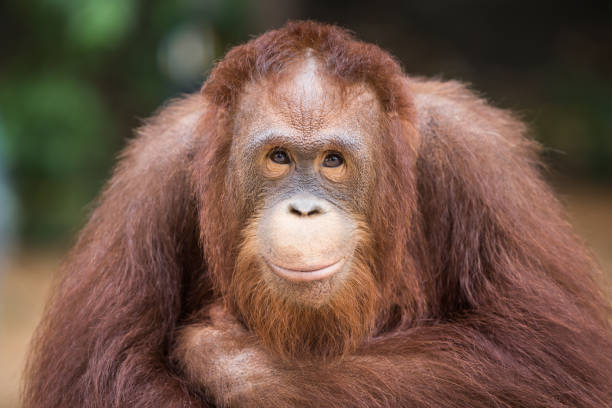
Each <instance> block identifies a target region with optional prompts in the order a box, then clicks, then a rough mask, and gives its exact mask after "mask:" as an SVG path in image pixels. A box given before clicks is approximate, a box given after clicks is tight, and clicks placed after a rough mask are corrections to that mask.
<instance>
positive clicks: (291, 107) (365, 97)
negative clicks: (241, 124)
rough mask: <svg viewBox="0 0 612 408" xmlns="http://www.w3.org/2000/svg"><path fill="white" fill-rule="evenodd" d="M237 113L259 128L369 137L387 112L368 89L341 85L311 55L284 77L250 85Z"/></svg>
mask: <svg viewBox="0 0 612 408" xmlns="http://www.w3.org/2000/svg"><path fill="white" fill-rule="evenodd" d="M238 111H239V115H240V113H242V114H244V113H247V114H246V116H248V119H249V121H250V122H251V124H252V125H254V126H255V127H259V126H262V125H263V126H265V127H266V128H267V127H268V126H270V125H277V126H280V127H289V128H291V129H292V130H293V131H296V132H298V133H300V134H301V135H302V136H304V137H309V136H313V135H316V134H318V133H320V132H324V131H325V130H326V129H327V130H329V129H340V128H342V129H345V131H349V132H350V131H351V129H353V130H355V131H359V132H360V133H363V132H364V131H365V132H368V133H369V132H371V131H373V130H374V129H371V127H372V126H373V125H374V124H377V123H380V115H381V112H382V109H381V106H380V103H379V102H378V99H377V97H376V94H375V93H374V91H373V90H372V89H371V88H370V87H369V86H368V85H367V84H365V83H358V84H346V83H342V81H341V80H339V79H338V78H334V77H332V76H331V75H330V74H329V73H327V72H326V70H325V68H324V67H322V66H321V64H320V62H319V61H318V60H317V59H316V58H315V57H312V56H308V57H305V58H304V59H303V60H300V61H297V62H295V63H293V64H291V65H289V66H288V67H286V69H285V70H284V71H283V72H281V73H279V74H275V75H271V76H270V77H268V78H264V79H262V80H259V81H256V82H252V83H250V84H248V85H247V86H246V87H245V90H244V93H243V96H242V98H241V99H240V102H239V104H238ZM264 123H265V125H264Z"/></svg>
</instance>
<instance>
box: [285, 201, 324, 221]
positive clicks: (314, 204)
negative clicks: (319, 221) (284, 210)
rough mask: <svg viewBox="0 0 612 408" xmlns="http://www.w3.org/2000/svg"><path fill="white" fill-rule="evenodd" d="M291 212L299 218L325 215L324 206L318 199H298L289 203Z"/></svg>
mask: <svg viewBox="0 0 612 408" xmlns="http://www.w3.org/2000/svg"><path fill="white" fill-rule="evenodd" d="M289 212H290V213H291V214H295V215H297V216H298V217H308V216H313V215H320V214H325V212H326V211H325V207H324V205H323V204H322V203H321V202H320V200H318V199H317V198H316V197H296V198H294V199H293V200H291V202H290V203H289Z"/></svg>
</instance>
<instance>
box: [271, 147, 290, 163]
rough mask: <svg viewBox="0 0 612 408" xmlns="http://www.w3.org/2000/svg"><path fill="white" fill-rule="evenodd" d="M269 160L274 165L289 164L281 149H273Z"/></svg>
mask: <svg viewBox="0 0 612 408" xmlns="http://www.w3.org/2000/svg"><path fill="white" fill-rule="evenodd" d="M270 160H272V161H273V162H274V163H276V164H289V163H291V159H290V158H289V155H288V154H287V152H286V151H284V150H283V149H275V150H273V151H272V153H270Z"/></svg>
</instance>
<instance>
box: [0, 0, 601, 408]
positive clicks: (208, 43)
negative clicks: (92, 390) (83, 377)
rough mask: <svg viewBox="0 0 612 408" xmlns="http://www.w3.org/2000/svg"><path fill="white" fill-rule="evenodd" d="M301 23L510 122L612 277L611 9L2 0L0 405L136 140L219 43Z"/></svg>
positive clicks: (472, 1) (200, 74) (207, 64)
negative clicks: (493, 108)
mask: <svg viewBox="0 0 612 408" xmlns="http://www.w3.org/2000/svg"><path fill="white" fill-rule="evenodd" d="M306 18H310V19H316V20H321V21H326V22H330V23H337V24H340V25H342V26H344V27H347V28H349V29H351V30H353V31H354V32H355V33H356V34H357V36H358V37H359V38H361V39H363V40H365V41H369V42H373V43H376V44H378V45H380V46H381V47H383V48H385V49H387V50H389V51H390V52H391V53H392V54H394V55H396V56H397V58H398V59H399V60H400V61H401V63H402V65H403V67H404V69H405V70H406V72H408V73H411V74H415V75H422V76H437V77H440V78H446V79H458V80H461V81H464V82H468V83H471V84H472V87H473V88H474V89H476V90H478V91H479V92H481V93H482V94H483V95H485V96H486V97H487V98H488V99H489V100H491V101H492V102H493V103H494V104H495V105H497V106H501V107H504V108H508V109H512V110H514V111H515V112H517V113H519V114H520V115H521V116H522V117H523V118H524V120H525V121H526V122H527V123H528V124H529V125H530V128H531V129H532V133H533V136H534V137H535V138H537V139H538V140H539V141H540V142H541V143H542V144H543V146H544V150H543V159H544V161H545V162H546V163H547V164H548V166H549V170H548V173H547V177H548V178H549V179H550V180H551V183H552V184H553V185H554V187H555V189H556V190H557V191H558V192H559V195H560V198H561V200H562V201H563V202H564V203H565V204H566V205H567V207H568V210H569V212H570V217H571V220H572V222H573V223H574V224H575V226H576V230H577V231H578V232H579V233H580V234H581V235H582V236H583V237H584V239H585V240H586V242H587V243H588V245H589V246H590V247H591V248H592V249H593V251H594V252H595V254H596V256H597V257H598V258H599V260H600V261H601V263H602V265H603V267H604V270H605V271H606V274H607V275H608V278H609V277H610V276H611V275H612V242H611V239H612V45H611V44H612V6H611V5H610V3H609V2H604V1H601V2H594V1H563V0H559V1H537V0H534V1H530V2H517V1H516V0H513V1H510V0H508V1H506V0H469V1H462V2H458V1H451V0H428V1H399V0H398V1H376V2H372V1H352V2H340V1H338V2H335V1H323V0H317V1H306V0H260V1H255V0H253V1H248V0H177V1H165V0H29V1H18V0H5V1H3V2H1V3H0V408H4V407H15V406H19V403H18V398H17V396H18V384H19V376H20V372H21V369H22V365H23V361H24V356H25V351H26V348H27V342H28V339H29V337H30V335H31V333H32V330H33V328H34V326H35V324H36V322H37V320H38V318H39V316H40V313H41V310H42V307H43V304H44V301H45V299H46V297H47V294H48V288H49V284H50V281H51V274H52V273H53V272H55V271H57V269H58V265H59V262H60V260H61V257H62V256H63V254H65V252H66V251H67V249H68V248H69V247H70V244H71V243H72V242H73V240H74V238H75V234H76V232H77V231H78V229H79V227H80V226H81V225H82V224H83V223H84V221H85V219H86V216H87V213H88V203H90V202H91V201H92V199H93V198H94V197H95V195H96V194H97V192H98V191H99V189H100V188H101V186H102V185H103V182H104V180H105V179H106V178H107V177H108V176H109V174H110V169H111V166H112V164H113V161H114V157H116V155H117V152H118V151H119V150H120V149H121V147H122V146H123V144H124V143H125V141H126V139H127V138H129V137H130V134H131V130H132V129H133V128H134V127H136V126H138V124H139V123H140V121H141V120H142V118H145V117H147V116H149V115H150V114H151V113H152V112H153V111H154V110H155V108H156V107H158V106H159V105H160V104H162V103H163V101H164V100H165V99H167V98H169V97H172V96H176V95H178V94H180V93H183V92H192V91H195V90H197V89H198V88H199V86H200V84H201V83H202V81H203V80H204V79H205V77H206V74H207V72H208V71H209V70H210V68H211V67H212V65H213V63H214V61H215V59H218V58H220V57H221V56H222V55H223V54H224V53H225V52H226V51H227V50H228V49H229V47H230V46H232V45H236V44H239V43H242V42H244V41H246V40H248V39H249V38H250V37H251V36H252V35H256V34H259V33H261V32H263V31H265V30H268V29H271V28H275V27H279V26H281V25H282V24H284V22H285V21H286V20H287V19H306ZM608 282H609V279H608ZM609 293H610V292H609ZM58 375H61V374H58Z"/></svg>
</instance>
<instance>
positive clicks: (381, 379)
mask: <svg viewBox="0 0 612 408" xmlns="http://www.w3.org/2000/svg"><path fill="white" fill-rule="evenodd" d="M484 318H485V319H487V320H489V321H492V320H493V319H495V318H494V317H492V316H486V317H484ZM477 321H478V319H477V318H474V324H475V325H477ZM465 323H466V322H462V324H457V325H455V324H438V325H436V326H431V327H421V328H415V329H411V330H408V331H404V332H401V333H400V332H396V333H393V334H387V335H385V336H382V337H378V338H374V339H371V340H370V341H369V342H368V344H366V345H364V346H363V347H362V348H361V349H359V350H357V351H356V352H355V353H354V354H350V355H347V356H344V357H342V358H339V359H337V360H334V361H332V362H327V363H321V362H312V361H303V362H300V361H281V360H280V359H276V358H274V357H273V356H272V354H271V353H270V352H269V351H268V350H267V349H265V348H264V347H263V346H262V345H260V344H259V342H258V340H257V338H256V337H255V336H254V335H252V334H250V333H249V332H247V331H246V330H245V329H244V328H243V327H242V326H241V325H240V324H239V323H237V322H236V321H234V320H233V318H232V317H230V316H229V315H227V314H226V313H225V312H223V310H222V309H221V308H213V310H212V311H211V323H210V324H208V325H192V326H188V327H186V328H185V329H183V330H182V331H181V333H180V335H179V337H178V343H177V347H176V349H175V352H174V358H175V359H176V360H177V361H178V362H179V365H180V366H181V368H182V369H183V370H184V372H185V374H186V375H187V377H188V379H189V380H190V381H191V382H192V384H193V385H194V386H196V387H201V388H203V389H204V390H205V392H206V393H207V394H208V395H209V397H210V398H211V399H212V400H214V401H215V402H216V404H217V405H219V406H223V407H230V406H231V407H279V408H280V407H319V406H325V407H432V408H433V407H468V406H469V407H482V408H485V407H534V408H535V407H570V406H585V407H586V406H605V404H604V402H603V401H601V400H599V399H598V397H597V396H592V401H590V402H591V404H587V405H584V404H580V403H579V402H578V400H577V399H575V396H573V395H572V394H571V393H567V395H564V394H560V393H559V392H555V389H557V388H558V386H559V382H562V383H565V384H567V385H568V386H569V387H571V386H574V385H575V384H574V383H576V382H577V379H576V378H575V373H571V372H569V371H567V370H566V369H565V368H564V367H563V365H564V364H563V362H562V359H563V358H564V356H563V355H561V354H557V355H554V354H553V353H558V352H559V350H558V349H559V347H560V345H559V344H552V343H551V344H542V345H541V346H542V349H541V350H540V352H541V354H539V355H537V356H536V355H529V354H527V353H526V350H521V347H520V346H518V347H517V349H516V350H512V351H508V350H505V349H504V347H502V346H501V345H499V344H496V340H495V336H511V338H513V339H518V340H520V339H521V338H522V337H523V336H524V335H525V334H528V332H532V330H533V329H534V328H533V327H532V328H529V329H525V330H526V331H521V329H517V330H516V331H515V332H513V333H508V332H499V333H495V336H494V335H485V334H484V333H481V332H480V331H478V330H476V329H475V328H470V327H469V326H468V325H466V324H465ZM557 328H558V327H557ZM540 329H542V330H551V329H552V328H551V327H540ZM532 340H533V339H532ZM567 351H568V353H569V352H570V351H569V350H567ZM555 360H558V361H555ZM543 367H545V369H544V368H543ZM582 398H584V396H582ZM583 402H584V400H583ZM598 404H599V405H598ZM602 404H603V405H602Z"/></svg>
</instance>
